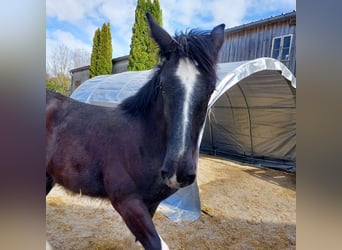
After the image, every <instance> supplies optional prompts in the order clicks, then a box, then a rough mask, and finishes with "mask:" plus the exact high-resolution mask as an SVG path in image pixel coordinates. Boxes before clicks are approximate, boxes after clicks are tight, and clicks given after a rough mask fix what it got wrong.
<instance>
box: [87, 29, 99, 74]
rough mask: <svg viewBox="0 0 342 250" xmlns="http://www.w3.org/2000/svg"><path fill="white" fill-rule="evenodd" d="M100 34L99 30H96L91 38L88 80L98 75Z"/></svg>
mask: <svg viewBox="0 0 342 250" xmlns="http://www.w3.org/2000/svg"><path fill="white" fill-rule="evenodd" d="M100 34H101V30H100V29H99V28H98V29H96V31H95V34H94V38H93V48H92V51H91V56H90V67H89V78H92V77H94V76H97V75H98V73H97V72H98V60H99V51H100Z"/></svg>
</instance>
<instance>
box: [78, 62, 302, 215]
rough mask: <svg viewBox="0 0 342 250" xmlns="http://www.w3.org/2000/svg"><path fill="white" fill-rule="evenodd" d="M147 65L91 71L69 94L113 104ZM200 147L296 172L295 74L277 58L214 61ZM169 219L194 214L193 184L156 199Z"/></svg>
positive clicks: (136, 83) (140, 79)
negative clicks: (212, 85) (131, 69)
mask: <svg viewBox="0 0 342 250" xmlns="http://www.w3.org/2000/svg"><path fill="white" fill-rule="evenodd" d="M152 71H153V70H147V71H138V72H124V73H120V74H114V75H103V76H97V77H94V78H92V79H89V80H87V81H85V82H84V83H83V84H82V85H81V86H80V87H78V88H77V89H76V90H75V91H74V92H73V93H72V95H71V97H72V98H74V99H76V100H79V101H82V102H86V103H90V104H95V105H102V106H112V107H115V106H116V105H118V104H119V103H120V102H121V101H122V100H123V99H125V98H127V97H128V96H131V95H133V94H134V93H135V92H136V91H137V90H138V89H139V88H140V87H141V86H142V85H143V84H144V83H146V81H147V80H148V79H149V77H150V76H151V75H152ZM217 76H218V80H217V83H216V90H215V91H214V93H213V95H212V97H211V99H210V101H209V104H208V115H207V119H206V124H205V128H204V130H202V137H201V138H200V139H201V145H200V150H201V152H204V153H209V154H217V155H222V156H226V157H227V158H231V159H234V160H238V161H242V162H248V163H252V164H254V165H257V166H260V167H271V168H278V169H282V170H286V171H291V172H295V171H296V78H295V77H294V75H293V74H292V73H291V72H290V71H289V69H288V68H286V66H285V65H283V64H282V63H281V62H279V61H278V60H275V59H272V58H258V59H255V60H251V61H240V62H233V63H220V64H218V66H217ZM161 208H162V212H164V213H165V214H166V215H167V216H168V217H169V218H170V219H171V220H173V221H179V220H194V219H197V218H198V217H199V215H200V212H201V210H200V201H199V194H198V187H197V183H194V184H193V185H191V186H189V187H186V188H183V189H180V190H179V191H178V192H177V193H175V194H174V195H172V196H171V197H169V198H168V199H166V200H165V201H163V202H162V204H161Z"/></svg>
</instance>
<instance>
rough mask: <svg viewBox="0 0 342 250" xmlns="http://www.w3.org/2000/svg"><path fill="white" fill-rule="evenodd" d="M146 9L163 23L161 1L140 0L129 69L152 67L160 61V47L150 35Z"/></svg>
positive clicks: (136, 10) (136, 14) (157, 20)
mask: <svg viewBox="0 0 342 250" xmlns="http://www.w3.org/2000/svg"><path fill="white" fill-rule="evenodd" d="M146 11H148V12H149V13H150V14H151V15H152V16H153V18H154V19H155V20H156V22H158V23H159V24H160V25H162V11H161V9H160V5H159V1H158V0H154V1H153V3H152V2H151V0H138V3H137V7H136V9H135V23H134V26H133V35H132V40H131V51H130V54H129V61H128V70H131V71H134V70H146V69H151V68H153V66H154V65H155V64H156V63H157V62H158V59H157V58H158V57H157V53H158V47H157V45H156V43H155V42H154V41H153V40H152V38H151V37H150V31H149V27H148V24H147V20H146V14H145V13H146Z"/></svg>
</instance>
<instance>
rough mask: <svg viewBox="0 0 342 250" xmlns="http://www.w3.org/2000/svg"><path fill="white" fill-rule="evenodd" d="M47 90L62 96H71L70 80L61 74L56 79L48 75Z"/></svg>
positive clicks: (46, 80) (46, 79) (46, 78)
mask: <svg viewBox="0 0 342 250" xmlns="http://www.w3.org/2000/svg"><path fill="white" fill-rule="evenodd" d="M45 84H46V88H47V89H49V90H52V91H55V92H58V93H60V94H62V95H65V96H69V95H70V91H69V86H70V78H69V77H68V76H67V75H64V74H59V75H57V76H54V77H50V76H49V75H48V74H46V77H45Z"/></svg>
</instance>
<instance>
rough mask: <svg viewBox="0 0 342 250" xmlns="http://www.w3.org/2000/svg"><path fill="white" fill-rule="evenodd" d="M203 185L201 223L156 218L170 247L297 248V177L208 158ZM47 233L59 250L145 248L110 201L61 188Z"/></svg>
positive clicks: (51, 201)
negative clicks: (135, 239)
mask: <svg viewBox="0 0 342 250" xmlns="http://www.w3.org/2000/svg"><path fill="white" fill-rule="evenodd" d="M197 181H198V184H199V187H200V197H201V209H202V213H201V216H200V218H199V219H198V220H196V221H194V222H191V223H174V222H172V221H170V220H168V219H167V218H166V217H165V216H164V215H163V214H161V213H160V212H158V211H157V213H156V214H155V217H154V219H153V220H154V223H155V225H156V228H157V230H158V232H159V234H160V235H161V236H162V237H163V239H164V241H165V242H166V243H167V244H168V246H169V248H170V249H175V250H176V249H179V250H180V249H215V250H216V249H295V248H296V177H295V175H293V174H287V173H284V172H280V171H275V170H269V169H260V168H255V167H251V166H247V165H241V164H238V163H236V162H232V161H227V160H223V159H221V158H217V157H208V156H203V155H202V156H201V157H200V160H199V169H198V180H197ZM46 234H47V236H46V237H47V240H48V241H49V243H50V244H51V246H52V247H53V248H54V249H56V250H59V249H63V250H68V249H92V250H93V249H108V250H109V249H116V250H119V249H120V250H123V249H125V250H126V249H129V250H130V249H132V250H134V249H143V248H142V247H141V245H140V244H139V243H135V241H134V237H133V235H132V234H131V233H130V232H129V230H128V229H127V227H126V226H125V224H124V222H123V220H122V219H121V217H120V216H119V215H118V214H117V213H116V212H115V211H114V209H113V208H112V206H111V205H110V203H109V202H108V201H103V200H98V199H92V198H89V197H85V196H81V195H70V194H69V193H67V192H65V191H64V190H63V188H61V187H55V188H53V189H52V191H51V192H50V194H49V195H48V196H47V198H46Z"/></svg>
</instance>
